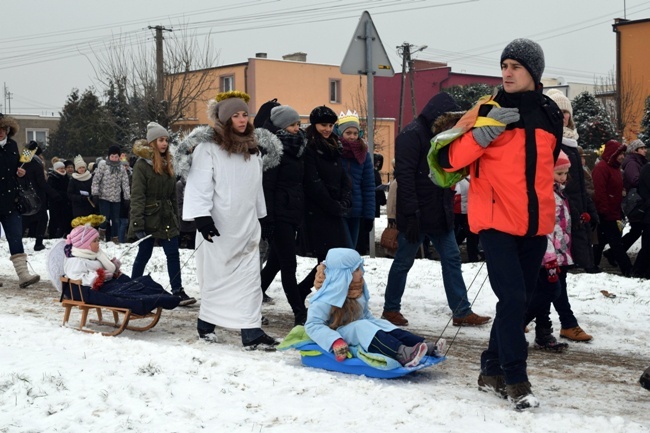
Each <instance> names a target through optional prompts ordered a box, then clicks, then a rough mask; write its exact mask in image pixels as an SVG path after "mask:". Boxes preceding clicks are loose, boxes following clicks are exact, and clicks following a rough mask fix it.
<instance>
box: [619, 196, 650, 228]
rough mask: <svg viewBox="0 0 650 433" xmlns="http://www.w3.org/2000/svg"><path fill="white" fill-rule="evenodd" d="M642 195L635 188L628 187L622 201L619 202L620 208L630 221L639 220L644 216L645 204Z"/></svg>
mask: <svg viewBox="0 0 650 433" xmlns="http://www.w3.org/2000/svg"><path fill="white" fill-rule="evenodd" d="M643 202H644V200H643V197H641V195H639V192H638V191H637V190H636V188H630V190H629V191H628V192H627V194H626V195H625V197H623V201H622V202H621V210H622V211H623V213H624V214H625V216H626V217H627V219H628V221H630V222H639V221H642V220H643V217H644V216H645V206H644V205H643Z"/></svg>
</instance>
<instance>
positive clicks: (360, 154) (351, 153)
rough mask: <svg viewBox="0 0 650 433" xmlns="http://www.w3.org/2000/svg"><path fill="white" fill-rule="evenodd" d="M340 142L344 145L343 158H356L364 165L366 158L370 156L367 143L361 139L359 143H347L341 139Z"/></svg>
mask: <svg viewBox="0 0 650 433" xmlns="http://www.w3.org/2000/svg"><path fill="white" fill-rule="evenodd" d="M340 141H341V144H342V145H343V152H342V156H343V158H346V159H352V158H354V159H356V160H357V162H358V163H359V164H361V165H363V163H364V162H365V161H366V157H367V156H368V146H367V145H366V143H365V142H364V141H363V140H361V139H359V140H357V141H347V140H345V139H343V138H341V139H340Z"/></svg>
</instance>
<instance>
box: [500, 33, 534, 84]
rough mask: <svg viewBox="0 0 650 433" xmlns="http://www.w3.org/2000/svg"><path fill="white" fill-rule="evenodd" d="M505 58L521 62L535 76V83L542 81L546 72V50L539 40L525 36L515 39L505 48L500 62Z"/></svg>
mask: <svg viewBox="0 0 650 433" xmlns="http://www.w3.org/2000/svg"><path fill="white" fill-rule="evenodd" d="M505 59H512V60H516V61H518V62H519V63H521V65H522V66H523V67H524V68H526V70H527V71H528V72H529V73H530V75H531V76H532V77H533V80H534V81H535V84H539V83H540V81H541V79H542V74H543V73H544V51H543V50H542V47H541V46H540V45H539V44H538V43H537V42H533V41H531V40H530V39H524V38H519V39H515V40H514V41H512V42H510V43H509V44H508V45H506V47H505V48H504V49H503V52H502V53H501V62H500V63H503V61H504V60H505Z"/></svg>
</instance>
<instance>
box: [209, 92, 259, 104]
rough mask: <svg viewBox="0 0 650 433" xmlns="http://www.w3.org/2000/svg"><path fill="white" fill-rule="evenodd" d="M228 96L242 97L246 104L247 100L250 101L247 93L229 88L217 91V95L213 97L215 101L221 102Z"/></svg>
mask: <svg viewBox="0 0 650 433" xmlns="http://www.w3.org/2000/svg"><path fill="white" fill-rule="evenodd" d="M228 98H239V99H243V100H244V102H245V103H247V104H248V101H250V99H251V97H250V96H249V95H248V93H245V92H240V91H239V90H231V91H229V92H221V93H217V96H216V97H215V98H214V99H216V101H217V102H221V101H223V100H224V99H228Z"/></svg>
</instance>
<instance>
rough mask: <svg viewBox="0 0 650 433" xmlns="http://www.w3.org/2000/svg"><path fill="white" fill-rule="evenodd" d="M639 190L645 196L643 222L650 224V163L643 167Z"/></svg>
mask: <svg viewBox="0 0 650 433" xmlns="http://www.w3.org/2000/svg"><path fill="white" fill-rule="evenodd" d="M637 191H638V193H639V195H640V196H641V197H643V207H644V210H645V217H644V218H643V224H650V164H645V165H644V166H643V167H642V168H641V173H639V185H638V186H637Z"/></svg>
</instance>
